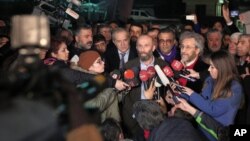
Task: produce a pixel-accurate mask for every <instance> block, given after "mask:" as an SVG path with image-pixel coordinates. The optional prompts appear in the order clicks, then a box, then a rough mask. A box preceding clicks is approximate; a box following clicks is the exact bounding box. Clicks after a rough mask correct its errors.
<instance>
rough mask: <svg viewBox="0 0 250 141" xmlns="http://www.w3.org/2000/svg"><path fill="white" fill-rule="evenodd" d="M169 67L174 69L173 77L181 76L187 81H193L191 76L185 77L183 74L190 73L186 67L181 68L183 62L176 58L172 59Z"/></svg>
mask: <svg viewBox="0 0 250 141" xmlns="http://www.w3.org/2000/svg"><path fill="white" fill-rule="evenodd" d="M171 67H172V68H173V70H175V71H176V72H177V73H175V75H174V76H175V77H176V78H179V77H182V78H185V79H187V80H189V81H192V82H195V81H196V80H195V79H194V78H192V77H187V76H185V75H188V74H190V72H189V71H188V70H186V69H183V68H184V67H183V64H182V63H181V62H180V61H178V60H173V62H172V63H171Z"/></svg>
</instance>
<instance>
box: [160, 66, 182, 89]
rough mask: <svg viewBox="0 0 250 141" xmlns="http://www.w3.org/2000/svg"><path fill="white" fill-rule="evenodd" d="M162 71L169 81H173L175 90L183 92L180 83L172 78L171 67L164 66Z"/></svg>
mask: <svg viewBox="0 0 250 141" xmlns="http://www.w3.org/2000/svg"><path fill="white" fill-rule="evenodd" d="M163 72H164V73H165V75H166V76H167V77H168V78H170V81H171V82H173V83H174V84H175V86H176V90H177V91H179V92H183V88H182V86H181V85H179V84H177V83H176V82H175V80H174V78H173V77H174V72H173V71H172V69H171V68H170V67H169V66H165V67H164V68H163Z"/></svg>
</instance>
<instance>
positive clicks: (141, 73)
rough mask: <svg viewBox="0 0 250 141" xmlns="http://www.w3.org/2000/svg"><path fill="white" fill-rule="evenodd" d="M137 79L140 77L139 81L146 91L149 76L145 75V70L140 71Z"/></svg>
mask: <svg viewBox="0 0 250 141" xmlns="http://www.w3.org/2000/svg"><path fill="white" fill-rule="evenodd" d="M139 77H140V80H141V81H142V83H143V85H144V90H147V89H148V84H147V81H148V79H149V74H148V73H147V71H146V70H141V71H140V73H139Z"/></svg>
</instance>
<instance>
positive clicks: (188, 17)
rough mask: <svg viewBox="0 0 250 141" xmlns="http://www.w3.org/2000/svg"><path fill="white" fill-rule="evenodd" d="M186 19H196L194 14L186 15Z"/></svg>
mask: <svg viewBox="0 0 250 141" xmlns="http://www.w3.org/2000/svg"><path fill="white" fill-rule="evenodd" d="M186 20H191V21H192V20H194V15H186Z"/></svg>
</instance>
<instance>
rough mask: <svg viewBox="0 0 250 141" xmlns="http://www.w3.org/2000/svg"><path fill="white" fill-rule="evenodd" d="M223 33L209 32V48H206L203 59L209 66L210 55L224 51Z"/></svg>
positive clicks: (217, 31)
mask: <svg viewBox="0 0 250 141" xmlns="http://www.w3.org/2000/svg"><path fill="white" fill-rule="evenodd" d="M222 37H223V35H222V33H221V32H220V31H219V30H217V29H210V30H209V31H208V32H207V36H206V40H207V47H206V48H205V51H204V54H203V59H204V61H205V62H206V63H207V64H209V58H210V55H211V54H212V53H213V52H217V51H219V50H221V49H222Z"/></svg>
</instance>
